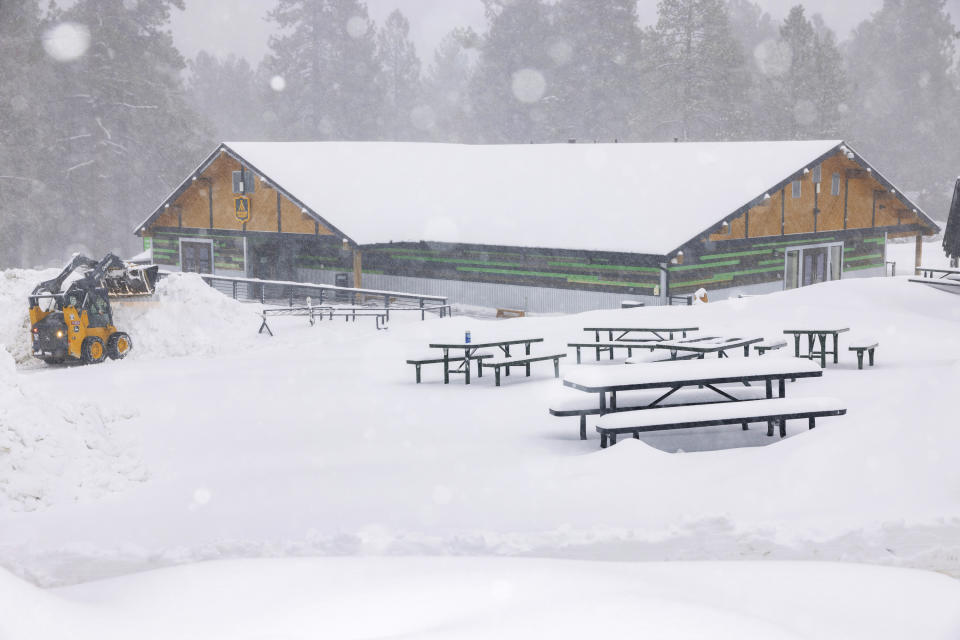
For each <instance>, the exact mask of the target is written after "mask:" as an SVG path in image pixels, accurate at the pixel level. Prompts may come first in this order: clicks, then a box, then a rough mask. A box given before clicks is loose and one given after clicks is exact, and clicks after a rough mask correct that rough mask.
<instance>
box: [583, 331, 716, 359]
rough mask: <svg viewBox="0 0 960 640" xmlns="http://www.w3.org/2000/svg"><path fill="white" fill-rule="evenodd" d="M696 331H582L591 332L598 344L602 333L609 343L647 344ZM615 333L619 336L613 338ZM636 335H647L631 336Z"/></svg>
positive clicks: (685, 335)
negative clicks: (605, 334) (604, 333)
mask: <svg viewBox="0 0 960 640" xmlns="http://www.w3.org/2000/svg"><path fill="white" fill-rule="evenodd" d="M697 329H699V327H584V329H583V330H584V331H592V332H593V335H594V341H595V342H600V334H601V333H602V332H604V331H605V332H606V333H607V340H608V341H609V342H649V341H651V340H673V336H674V334H676V333H679V334H681V335H682V336H683V337H684V338H686V337H687V331H696V330H697ZM615 333H616V334H619V335H617V336H616V337H614V334H615ZM637 333H639V334H648V335H639V336H636V335H633V334H637ZM663 334H667V337H664V335H663ZM597 359H598V360H599V359H600V356H597Z"/></svg>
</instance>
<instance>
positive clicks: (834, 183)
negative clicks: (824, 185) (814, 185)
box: [830, 173, 840, 196]
mask: <svg viewBox="0 0 960 640" xmlns="http://www.w3.org/2000/svg"><path fill="white" fill-rule="evenodd" d="M830 195H832V196H838V195H840V174H839V173H835V174H833V178H831V179H830Z"/></svg>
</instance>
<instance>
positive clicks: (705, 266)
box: [652, 260, 740, 271]
mask: <svg viewBox="0 0 960 640" xmlns="http://www.w3.org/2000/svg"><path fill="white" fill-rule="evenodd" d="M735 264H740V261H739V260H725V261H723V262H720V261H715V262H707V263H705V264H684V265H679V266H676V267H670V271H689V270H690V269H709V268H711V267H728V266H731V265H735ZM652 271H660V269H652Z"/></svg>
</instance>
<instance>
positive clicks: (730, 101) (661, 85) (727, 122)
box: [647, 0, 749, 140]
mask: <svg viewBox="0 0 960 640" xmlns="http://www.w3.org/2000/svg"><path fill="white" fill-rule="evenodd" d="M657 11H658V19H657V24H656V26H655V27H654V28H653V29H652V30H651V31H650V34H649V40H650V46H649V47H648V49H647V50H648V56H647V72H648V73H647V75H648V78H649V82H650V85H651V92H652V94H653V104H652V108H653V110H654V114H655V126H654V129H653V130H651V131H650V132H649V133H648V135H650V136H653V137H657V138H667V139H669V138H671V137H677V138H679V139H681V140H722V139H731V138H738V137H742V136H743V135H744V133H745V131H746V118H747V103H746V100H745V95H746V93H747V89H748V86H749V75H748V73H747V69H746V66H745V62H744V58H743V54H742V53H741V51H740V46H739V44H738V43H737V41H736V40H735V39H734V37H733V35H732V34H731V32H730V25H729V23H728V17H727V10H726V5H725V4H724V2H723V0H660V3H659V4H658V5H657Z"/></svg>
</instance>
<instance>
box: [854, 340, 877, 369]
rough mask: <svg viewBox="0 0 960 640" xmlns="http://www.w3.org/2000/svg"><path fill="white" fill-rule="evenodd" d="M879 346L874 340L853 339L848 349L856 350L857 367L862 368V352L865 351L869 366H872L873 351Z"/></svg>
mask: <svg viewBox="0 0 960 640" xmlns="http://www.w3.org/2000/svg"><path fill="white" fill-rule="evenodd" d="M878 346H880V343H879V342H877V341H876V340H867V339H863V340H855V341H853V344H851V345H850V351H856V352H857V369H863V352H864V351H866V352H867V354H868V355H869V357H870V366H871V367H872V366H873V352H874V351H875V350H876V348H877V347H878Z"/></svg>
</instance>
